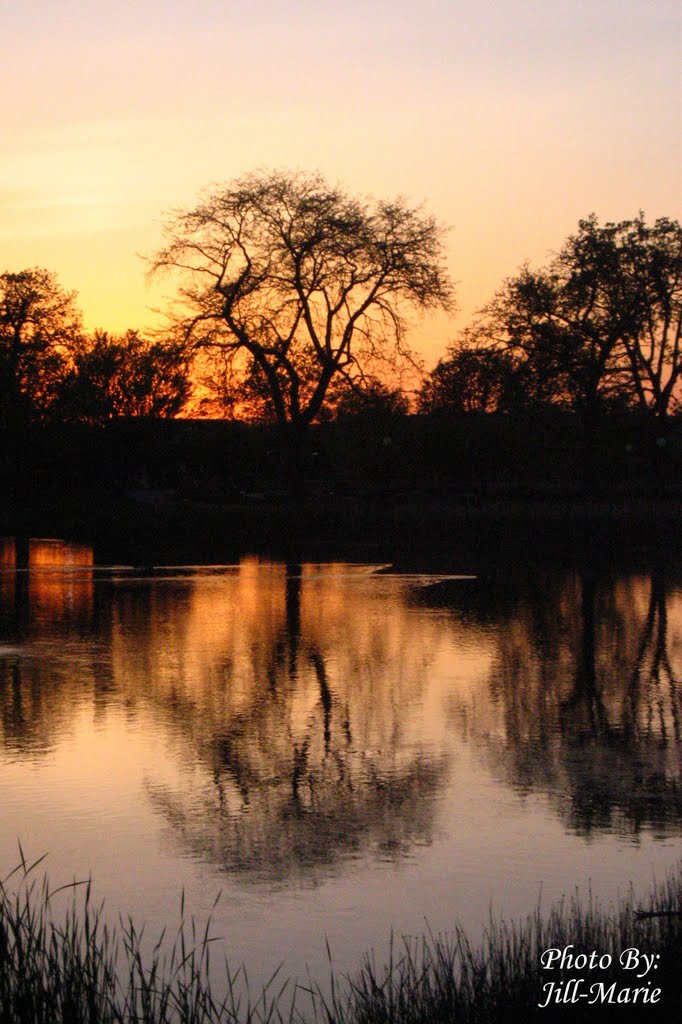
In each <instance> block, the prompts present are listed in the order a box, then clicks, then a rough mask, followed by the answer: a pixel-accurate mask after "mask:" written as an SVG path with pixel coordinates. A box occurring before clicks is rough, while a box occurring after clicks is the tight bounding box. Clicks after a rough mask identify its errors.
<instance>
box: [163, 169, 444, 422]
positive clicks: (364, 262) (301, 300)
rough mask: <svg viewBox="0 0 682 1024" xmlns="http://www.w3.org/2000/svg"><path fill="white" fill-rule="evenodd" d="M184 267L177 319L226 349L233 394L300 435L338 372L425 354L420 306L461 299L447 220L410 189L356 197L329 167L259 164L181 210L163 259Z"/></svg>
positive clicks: (184, 330)
mask: <svg viewBox="0 0 682 1024" xmlns="http://www.w3.org/2000/svg"><path fill="white" fill-rule="evenodd" d="M163 268H171V269H174V270H179V271H180V272H181V273H182V275H183V282H182V286H181V289H180V303H181V308H180V310H179V312H177V313H176V315H175V319H174V327H175V330H176V331H178V332H180V334H181V336H182V337H183V338H184V339H189V340H191V342H192V343H193V345H194V346H195V347H198V348H205V349H209V350H210V349H215V350H216V351H217V352H218V354H219V356H220V360H221V363H220V379H221V380H222V382H223V387H224V388H225V389H226V392H227V393H228V398H233V397H234V396H236V397H237V400H239V399H240V398H241V397H243V398H244V400H245V401H247V402H249V401H251V402H253V401H257V402H260V403H261V406H265V407H266V408H267V409H268V410H269V411H270V413H271V416H272V418H274V419H275V420H276V421H277V423H278V424H279V425H280V427H282V428H283V429H285V430H286V431H287V433H288V434H289V435H290V436H291V437H293V438H297V437H301V436H302V435H303V433H304V431H305V429H306V428H307V427H308V426H309V425H310V424H311V423H312V422H313V421H314V420H315V418H316V417H317V416H318V415H319V413H320V411H321V409H322V407H323V405H324V403H325V400H326V399H327V397H328V395H329V393H330V386H331V385H332V382H335V383H336V382H338V380H339V379H340V378H343V377H345V378H347V379H349V380H358V379H361V378H362V377H363V376H370V377H374V376H378V375H380V374H381V370H382V368H384V369H385V368H386V367H387V366H391V367H392V368H395V367H396V366H397V365H400V364H402V365H405V364H409V363H410V362H411V361H413V360H414V357H413V354H412V352H411V351H410V348H409V346H408V344H407V337H406V328H407V316H408V313H409V311H410V310H426V309H430V308H437V307H444V308H449V307H450V306H451V303H452V286H451V284H450V281H449V279H448V275H447V272H446V269H445V263H444V249H443V243H442V229H441V228H440V227H439V226H438V225H437V224H436V222H435V220H434V219H433V218H432V217H430V216H427V215H426V214H425V213H424V212H423V211H422V210H421V209H420V208H412V207H411V206H409V205H408V204H407V203H406V202H405V201H404V200H402V199H396V200H393V201H388V202H386V201H381V200H375V199H369V198H358V197H354V196H351V195H348V194H347V193H346V192H344V191H343V190H342V189H341V188H339V187H336V186H332V185H329V184H328V183H327V182H326V181H325V180H324V178H322V177H321V176H320V175H319V174H302V173H301V174H299V173H284V172H258V173H255V174H251V175H248V176H247V177H244V178H241V179H238V180H236V181H233V182H231V183H229V184H226V185H222V186H217V187H214V188H212V189H211V190H209V191H207V192H206V193H204V195H203V197H202V200H201V202H200V203H199V204H198V205H197V206H196V208H195V209H193V210H188V211H180V212H176V213H175V214H174V215H173V216H172V218H171V220H170V222H169V223H168V225H167V245H166V246H165V247H164V248H163V249H162V250H161V251H160V252H158V253H157V255H156V257H155V258H154V261H153V269H154V270H157V271H158V270H160V269H163Z"/></svg>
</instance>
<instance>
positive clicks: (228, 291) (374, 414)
mask: <svg viewBox="0 0 682 1024" xmlns="http://www.w3.org/2000/svg"><path fill="white" fill-rule="evenodd" d="M152 271H153V272H157V273H158V272H161V271H169V272H171V273H174V274H179V275H180V282H179V291H178V294H179V304H178V307H177V309H175V310H173V311H171V313H170V314H169V320H168V326H167V328H166V330H165V331H163V332H158V333H157V334H156V335H155V336H153V337H144V336H143V335H142V334H141V333H140V332H138V331H135V330H128V331H126V332H124V333H123V334H121V335H110V334H107V333H106V332H103V331H96V332H94V333H88V332H86V331H85V330H84V328H83V325H82V320H81V316H80V313H79V310H78V308H77V304H76V297H75V295H74V294H73V293H68V292H66V291H64V290H63V289H62V288H61V286H60V285H59V282H58V281H57V279H56V277H55V275H54V274H52V273H50V272H49V271H47V270H44V269H41V268H32V269H28V270H21V271H18V272H6V273H3V274H2V275H0V475H1V476H2V481H3V483H4V485H5V489H6V490H8V491H9V492H10V493H14V494H15V495H21V494H22V493H23V494H27V493H28V492H31V491H35V490H36V489H38V490H40V489H41V487H45V488H48V489H51V490H54V489H55V488H57V489H60V488H61V489H66V488H69V489H71V490H73V489H74V488H76V489H78V488H91V489H100V490H101V489H102V488H105V489H112V488H113V489H114V490H116V489H124V490H131V489H133V490H135V489H137V490H145V489H150V488H151V489H157V490H158V489H169V490H173V491H176V492H178V494H179V495H180V496H185V497H194V498H198V499H213V498H216V499H222V500H232V499H234V498H235V497H240V498H241V497H243V496H244V495H245V494H246V495H249V494H251V495H253V494H254V493H258V494H271V495H272V494H274V493H276V492H278V491H281V492H285V491H286V492H288V493H289V494H291V493H292V490H293V492H295V493H296V494H298V495H300V493H301V491H304V490H311V491H315V492H319V490H320V489H322V490H323V491H326V492H328V493H330V494H332V493H337V494H349V495H357V494H366V493H371V494H377V495H384V496H385V495H390V494H405V493H414V492H415V491H417V492H427V493H429V494H435V495H437V496H438V497H450V496H454V495H458V494H459V495H461V494H467V493H471V492H474V493H475V494H479V495H480V494H484V495H485V494H497V495H504V494H509V493H520V492H522V493H539V494H548V493H549V494H555V495H556V494H559V495H564V494H568V493H574V492H576V491H582V492H585V493H589V494H595V493H602V494H610V493H616V492H617V493H620V494H624V493H625V494H627V493H638V492H639V493H641V492H642V491H650V490H651V489H654V490H657V491H659V492H661V491H664V490H666V489H670V488H673V489H674V486H675V484H676V482H678V481H679V479H680V475H679V469H680V454H679V450H678V449H679V445H680V442H679V429H678V424H679V414H680V376H681V375H682V351H681V344H682V229H681V228H680V225H679V223H677V222H676V221H672V220H669V219H667V218H660V219H658V220H657V221H656V222H655V223H654V224H653V225H647V223H646V221H645V219H644V216H643V214H641V213H640V214H639V216H638V217H636V218H635V219H634V220H631V221H622V222H620V223H616V224H614V223H607V224H605V225H600V224H599V222H598V220H597V218H596V217H594V216H592V217H590V218H589V219H587V220H584V221H581V222H580V224H579V226H578V230H577V232H576V233H575V234H574V235H571V236H570V237H569V238H568V239H567V240H566V241H565V242H564V244H563V246H562V247H561V248H560V249H559V250H558V252H556V253H555V254H554V256H553V257H552V258H551V259H550V260H549V262H548V263H547V265H546V266H545V267H543V268H541V269H538V270H536V269H532V268H530V267H529V266H527V265H525V266H523V267H522V268H521V270H520V271H519V272H518V273H517V274H516V275H515V276H513V277H511V278H509V279H508V280H506V281H505V282H504V283H503V284H502V286H501V287H500V289H499V290H498V291H497V293H496V294H495V295H494V296H493V298H492V299H491V301H490V302H489V303H488V304H487V305H486V306H485V307H484V308H483V309H482V310H480V311H479V313H478V314H477V315H476V317H475V318H474V321H473V323H472V324H470V325H469V326H468V327H467V328H466V330H464V331H463V332H462V333H461V334H460V336H459V337H458V338H457V339H456V340H455V341H454V342H453V343H452V344H451V346H450V347H449V348H448V350H447V351H446V353H445V354H444V355H443V357H442V358H441V359H440V360H439V362H438V364H437V365H436V367H435V368H434V369H433V370H432V371H431V372H430V373H424V372H423V371H422V369H421V368H420V365H419V361H418V360H417V358H416V357H415V355H414V353H413V352H411V350H410V349H409V346H408V344H407V323H408V321H407V319H406V317H407V314H408V312H409V309H410V308H412V309H416V310H417V311H419V310H429V309H432V308H441V309H445V310H448V309H450V310H451V309H452V308H453V298H452V296H453V288H452V284H451V283H450V281H449V278H448V275H447V271H446V269H445V265H444V248H443V243H442V230H441V228H440V227H439V226H438V225H437V224H436V223H435V221H434V220H433V219H432V218H429V217H427V216H425V215H424V214H423V212H422V211H421V210H420V209H411V208H410V207H408V206H407V205H406V204H405V202H404V201H402V200H396V201H394V202H390V203H389V202H377V201H375V200H369V199H360V198H355V197H352V196H349V195H347V194H346V193H344V192H343V191H342V190H340V189H339V188H335V187H331V186H329V185H328V184H327V183H326V182H325V181H324V180H323V179H322V178H321V177H320V176H319V175H304V174H286V173H271V174H270V173H266V172H261V173H258V174H253V175H249V176H247V177H245V178H243V179H240V180H238V181H235V182H232V183H231V184H229V185H226V186H223V187H219V188H216V189H214V190H213V191H212V192H208V193H206V194H204V196H203V198H202V201H201V202H200V203H199V205H198V206H197V207H196V208H195V209H194V210H191V211H186V212H184V213H183V212H181V213H179V214H175V215H174V217H173V219H172V220H170V221H169V223H168V225H167V244H166V246H165V247H164V248H163V249H162V250H160V251H159V253H158V254H157V255H156V257H155V259H154V261H152ZM201 416H203V417H212V418H214V419H218V420H221V421H222V422H221V423H214V424H212V425H208V424H204V425H202V424H200V423H199V422H198V421H197V422H193V423H189V422H185V423H182V422H179V421H178V420H177V417H185V419H187V418H188V417H189V418H190V419H194V418H195V417H201ZM162 421H166V422H165V423H164V422H162ZM170 421H173V422H170ZM226 421H228V422H226ZM247 425H248V426H247Z"/></svg>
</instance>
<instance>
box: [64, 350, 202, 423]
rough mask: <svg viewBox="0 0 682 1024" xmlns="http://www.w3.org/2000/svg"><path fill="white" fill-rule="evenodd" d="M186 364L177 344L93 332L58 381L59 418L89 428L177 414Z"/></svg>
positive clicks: (184, 393) (186, 381)
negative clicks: (122, 419) (133, 418)
mask: <svg viewBox="0 0 682 1024" xmlns="http://www.w3.org/2000/svg"><path fill="white" fill-rule="evenodd" d="M189 363H190V360H189V358H188V357H187V353H186V352H185V350H184V349H183V347H182V346H181V345H168V344H162V343H161V342H159V341H155V342H150V341H148V340H146V339H145V338H144V337H142V336H141V335H140V334H139V333H138V332H137V331H132V330H129V331H126V332H125V333H124V334H122V335H109V334H107V333H106V332H105V331H96V332H95V334H94V336H93V338H92V339H90V340H89V343H88V344H87V346H86V347H84V348H83V350H82V351H81V352H79V353H78V354H77V356H76V358H75V359H74V362H73V366H72V368H71V370H70V371H69V372H68V373H67V374H66V376H65V378H64V380H63V382H62V385H61V388H60V393H59V399H58V411H59V414H60V416H61V418H63V419H65V420H70V421H75V422H80V423H90V424H93V425H96V424H99V425H101V424H104V423H106V422H108V421H109V420H112V419H117V418H119V417H125V416H147V417H169V416H175V415H177V413H179V412H180V410H181V409H182V408H183V406H184V404H185V402H186V401H187V399H188V397H189V394H190V390H191V382H190V374H189Z"/></svg>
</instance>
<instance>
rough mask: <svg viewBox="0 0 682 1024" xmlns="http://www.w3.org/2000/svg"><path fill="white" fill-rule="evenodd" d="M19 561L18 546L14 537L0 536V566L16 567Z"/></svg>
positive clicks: (3, 567)
mask: <svg viewBox="0 0 682 1024" xmlns="http://www.w3.org/2000/svg"><path fill="white" fill-rule="evenodd" d="M16 563H17V548H16V544H15V543H14V537H0V568H2V569H5V568H7V569H9V568H14V566H15V565H16Z"/></svg>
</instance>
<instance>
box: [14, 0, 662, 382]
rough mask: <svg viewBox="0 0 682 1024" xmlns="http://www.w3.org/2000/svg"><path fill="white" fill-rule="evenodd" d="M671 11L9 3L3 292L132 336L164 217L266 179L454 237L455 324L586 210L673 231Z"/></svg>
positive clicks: (554, 1)
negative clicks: (26, 295) (25, 290)
mask: <svg viewBox="0 0 682 1024" xmlns="http://www.w3.org/2000/svg"><path fill="white" fill-rule="evenodd" d="M681 20H682V18H681V14H680V5H679V3H678V0H653V2H652V0H551V2H550V0H495V2H494V3H493V2H492V0H487V2H486V0H420V2H412V0H391V2H390V3H389V2H388V0H364V2H360V0H346V2H345V3H343V4H336V3H331V2H326V0H315V2H313V0H287V2H279V0H252V2H251V3H248V4H245V3H234V2H232V0H196V2H194V3H192V4H189V3H187V2H186V0H144V2H133V0H99V3H94V2H93V0H58V2H57V0H42V2H40V0H25V2H24V3H22V4H19V3H18V2H15V0H8V2H7V3H5V4H3V6H2V12H1V13H0V39H1V40H2V43H1V45H2V61H1V63H0V84H1V86H2V101H1V102H2V135H1V139H0V211H1V216H0V253H1V256H0V269H7V270H19V269H22V268H23V267H26V266H35V265H39V266H44V267H47V268H48V269H50V270H54V271H56V273H57V274H58V276H59V279H60V281H61V283H62V284H63V285H64V286H65V287H67V288H69V289H76V290H77V291H78V293H79V297H80V305H81V308H82V309H83V312H84V315H85V319H86V324H87V325H88V326H89V327H96V326H97V327H102V328H106V329H109V330H114V331H116V330H122V329H124V328H126V327H144V326H145V325H149V324H151V323H152V322H153V321H154V317H153V314H152V313H151V312H150V307H154V306H161V305H163V304H164V299H163V292H164V291H165V292H166V293H169V294H170V293H171V292H172V289H171V286H170V284H169V283H168V282H165V283H164V285H163V287H162V288H159V287H158V286H157V287H154V288H153V289H152V288H150V287H149V286H148V285H147V284H146V282H145V265H144V262H143V260H142V259H141V258H140V254H143V255H144V254H147V255H150V254H152V253H153V251H154V249H155V248H156V247H157V246H158V244H159V241H160V225H161V222H162V219H163V212H164V211H167V210H168V209H169V208H171V207H177V206H188V205H192V204H193V202H194V200H195V198H196V196H197V193H198V192H199V190H200V189H201V188H202V187H203V186H205V185H208V184H209V183H211V182H219V181H227V180H229V179H231V178H233V177H235V176H237V175H241V174H243V173H245V172H247V171H250V170H253V169H255V168H258V167H266V168H302V169H305V170H314V169H318V170H320V171H322V173H323V174H324V175H325V176H326V177H327V178H329V179H330V180H331V181H333V182H337V181H338V182H340V183H342V184H344V185H346V186H347V187H348V188H349V189H350V190H351V191H353V192H359V193H372V194H374V195H376V196H379V197H382V198H391V197H393V196H395V195H396V194H402V195H404V196H406V197H408V198H409V199H410V201H413V202H415V203H420V202H424V203H425V204H426V207H427V209H428V210H429V212H431V213H433V214H435V216H436V217H437V218H438V219H439V220H440V221H441V222H443V223H445V224H447V225H450V226H451V228H452V230H451V232H450V234H449V251H450V267H451V271H452V276H453V278H454V279H455V280H456V281H457V282H458V289H457V291H458V303H459V307H460V312H459V315H458V316H457V317H456V318H455V319H454V320H453V319H450V320H448V321H447V322H446V321H445V320H443V319H440V320H436V321H432V322H430V323H429V324H426V325H423V326H422V328H421V329H420V330H419V332H418V333H417V334H416V335H415V337H416V338H417V339H418V344H419V347H420V348H421V350H422V352H423V353H424V355H425V356H426V358H427V360H428V361H430V362H433V361H434V360H435V359H436V358H437V356H438V355H439V354H441V352H442V349H443V347H444V345H445V344H446V343H447V342H448V341H449V340H450V339H452V338H453V337H454V336H455V334H456V333H457V331H458V330H459V329H461V328H462V327H463V326H464V325H465V324H466V321H467V319H468V317H469V316H470V315H471V313H472V311H473V310H474V309H475V308H476V307H477V306H480V305H481V304H482V303H483V302H485V301H486V299H487V298H488V297H489V296H490V294H491V293H492V291H493V290H494V289H495V288H496V287H497V286H498V285H499V284H500V282H501V280H502V279H503V278H504V277H505V276H508V275H509V274H511V273H513V272H514V271H515V270H516V268H517V267H518V266H519V264H520V263H521V262H522V261H523V260H524V259H530V260H531V262H535V263H539V262H542V261H544V260H545V259H546V257H547V255H548V253H549V252H550V250H552V249H555V248H558V247H559V246H560V244H561V242H562V240H563V239H564V238H565V236H566V235H567V234H568V233H569V232H571V231H572V230H574V229H575V228H576V226H577V222H578V220H579V218H581V217H585V216H587V215H588V214H589V213H590V212H592V211H594V212H596V213H597V214H598V216H599V217H600V219H601V220H619V219H622V218H626V217H632V216H634V215H636V213H637V211H638V210H639V209H643V210H644V212H645V214H646V216H647V219H648V220H654V219H655V218H656V217H658V216H663V215H667V216H671V217H679V216H680V199H681V196H682V172H681V151H680V138H681V130H682V116H681V103H680V88H679V66H680V56H681V47H680V29H681Z"/></svg>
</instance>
